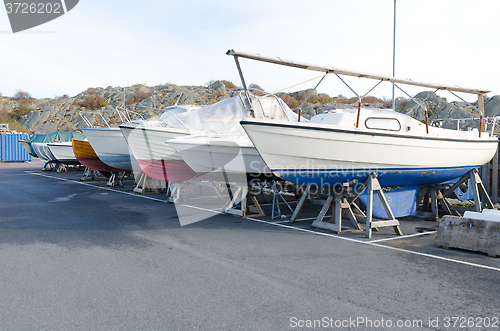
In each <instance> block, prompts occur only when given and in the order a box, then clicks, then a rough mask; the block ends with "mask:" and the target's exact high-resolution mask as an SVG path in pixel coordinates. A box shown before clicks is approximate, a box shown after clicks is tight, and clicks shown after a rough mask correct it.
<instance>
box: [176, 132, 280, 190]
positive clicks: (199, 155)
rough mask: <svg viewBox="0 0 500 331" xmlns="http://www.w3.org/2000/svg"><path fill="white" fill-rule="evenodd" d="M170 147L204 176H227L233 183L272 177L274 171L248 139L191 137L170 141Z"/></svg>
mask: <svg viewBox="0 0 500 331" xmlns="http://www.w3.org/2000/svg"><path fill="white" fill-rule="evenodd" d="M167 144H169V145H170V146H171V147H172V148H174V149H175V150H176V151H177V153H179V155H180V156H181V157H182V159H183V160H184V161H186V163H187V164H188V165H189V166H190V167H191V168H192V169H193V170H194V171H195V172H196V173H198V174H199V175H203V176H204V177H207V176H218V177H221V176H220V175H225V176H229V177H230V178H231V179H232V181H243V182H246V181H247V180H248V179H250V180H251V179H253V178H260V179H265V178H266V177H267V178H272V173H271V171H270V170H269V168H268V167H267V165H266V164H265V163H264V160H263V159H262V157H261V156H260V155H259V153H258V152H257V150H256V149H255V147H254V146H253V144H252V143H251V141H250V139H248V137H247V136H232V135H220V136H190V137H184V138H179V139H173V140H169V141H167ZM238 179H239V180H238ZM222 180H224V179H222Z"/></svg>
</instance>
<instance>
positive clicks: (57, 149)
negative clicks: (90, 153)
mask: <svg viewBox="0 0 500 331" xmlns="http://www.w3.org/2000/svg"><path fill="white" fill-rule="evenodd" d="M47 146H48V147H49V149H50V151H51V152H52V154H53V155H54V157H55V158H56V160H57V161H58V162H60V163H65V164H79V162H78V160H77V159H76V157H75V153H74V152H73V145H72V143H71V142H70V141H69V142H55V143H48V144H47Z"/></svg>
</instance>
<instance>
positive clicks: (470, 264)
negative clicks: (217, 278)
mask: <svg viewBox="0 0 500 331" xmlns="http://www.w3.org/2000/svg"><path fill="white" fill-rule="evenodd" d="M247 220H251V221H254V222H259V223H265V224H269V225H274V226H279V227H283V228H287V229H293V230H298V231H302V232H307V233H311V234H315V235H320V236H326V237H333V238H339V239H342V240H346V241H350V242H355V243H358V244H364V245H370V246H375V247H380V248H386V249H391V250H395V251H399V252H404V253H410V254H414V255H419V256H425V257H429V258H433V259H437V260H442V261H447V262H454V263H459V264H464V265H468V266H472V267H477V268H483V269H489V270H494V271H500V268H496V267H491V266H488V265H484V264H477V263H472V262H467V261H461V260H455V259H450V258H447V257H442V256H438V255H433V254H427V253H420V252H415V251H410V250H407V249H403V248H397V247H391V246H386V245H381V244H377V243H375V242H371V241H363V240H358V239H353V238H347V237H341V236H339V235H335V234H330V233H324V232H316V231H313V230H309V229H302V228H298V227H294V226H290V225H285V224H280V223H273V222H268V221H264V220H259V219H256V218H247Z"/></svg>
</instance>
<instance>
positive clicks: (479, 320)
mask: <svg viewBox="0 0 500 331" xmlns="http://www.w3.org/2000/svg"><path fill="white" fill-rule="evenodd" d="M444 327H445V328H449V327H454V328H473V327H476V328H499V327H500V325H499V324H498V317H491V318H490V317H475V318H474V317H469V318H467V317H445V318H444Z"/></svg>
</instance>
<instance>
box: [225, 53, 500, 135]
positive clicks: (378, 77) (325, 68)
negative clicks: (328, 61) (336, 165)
mask: <svg viewBox="0 0 500 331" xmlns="http://www.w3.org/2000/svg"><path fill="white" fill-rule="evenodd" d="M226 55H229V56H233V57H234V60H235V62H236V67H237V69H238V72H239V75H240V79H241V82H242V84H243V88H244V90H245V92H247V87H246V83H245V80H244V77H243V72H242V71H241V66H240V63H239V58H246V59H250V60H256V61H261V62H267V63H272V64H277V65H283V66H288V67H293V68H300V69H306V70H312V71H319V72H322V73H323V75H329V74H332V73H333V74H335V75H336V76H337V77H338V78H339V79H340V80H341V81H342V82H343V83H344V84H345V85H346V86H347V87H348V88H349V89H350V90H351V91H352V92H353V93H354V94H355V95H356V96H357V97H358V99H359V105H358V118H357V121H356V124H355V125H356V128H358V127H359V114H360V111H361V110H360V108H361V100H362V98H360V95H359V94H358V93H356V92H355V91H354V89H353V88H351V86H349V85H348V84H347V83H346V82H345V81H344V80H343V79H342V78H341V76H351V77H357V78H366V79H372V80H377V81H378V82H377V84H376V85H375V86H374V87H372V88H371V89H370V91H372V90H373V89H374V88H375V87H377V86H378V85H379V84H380V83H382V82H390V83H391V84H392V85H393V87H397V88H398V89H399V90H401V91H402V92H403V93H405V94H406V95H408V96H410V95H409V94H408V93H406V92H405V91H404V90H403V89H402V88H401V87H400V86H399V84H403V85H411V86H419V87H425V88H432V89H436V91H434V92H433V93H436V92H437V91H439V90H442V91H448V92H450V93H451V94H453V95H454V96H455V97H457V98H459V99H461V100H462V101H464V100H463V99H462V98H461V97H459V96H458V95H457V94H456V93H454V92H459V93H469V94H474V95H477V97H478V99H477V105H478V106H477V107H476V106H475V105H471V104H470V103H468V104H469V105H471V106H472V109H474V110H477V111H479V113H480V114H481V115H480V118H479V137H481V132H482V131H483V130H484V118H485V113H484V95H485V94H486V93H489V92H491V91H489V90H485V89H471V88H463V87H460V86H451V85H444V84H434V83H426V82H416V81H413V80H411V79H403V78H397V77H393V76H383V75H377V74H371V73H366V72H357V71H350V70H345V69H341V68H336V67H332V66H323V65H317V64H311V63H305V62H298V61H290V60H285V59H283V58H280V57H267V56H263V55H260V54H251V53H244V52H240V51H235V50H233V49H230V50H228V51H227V52H226ZM323 75H322V76H323ZM322 76H320V77H322ZM316 87H317V86H316ZM365 95H367V94H365ZM410 98H411V99H412V100H413V101H415V102H416V103H417V104H419V105H420V106H421V107H422V108H423V109H424V110H425V126H426V131H427V133H429V119H428V112H427V108H426V107H425V105H424V104H423V103H421V102H419V101H417V99H415V98H413V97H411V96H410Z"/></svg>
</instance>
